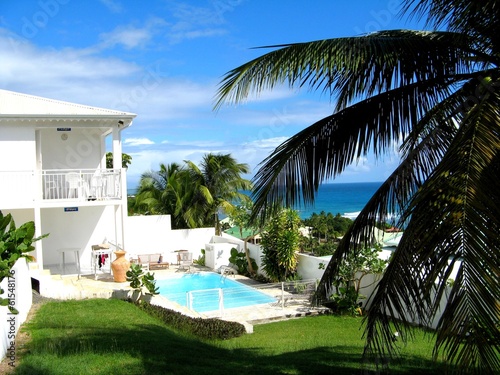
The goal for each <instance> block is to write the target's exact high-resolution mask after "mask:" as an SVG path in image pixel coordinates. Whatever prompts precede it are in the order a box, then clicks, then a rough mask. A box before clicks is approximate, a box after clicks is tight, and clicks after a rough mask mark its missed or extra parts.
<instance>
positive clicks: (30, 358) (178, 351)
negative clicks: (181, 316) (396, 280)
mask: <svg viewBox="0 0 500 375" xmlns="http://www.w3.org/2000/svg"><path fill="white" fill-rule="evenodd" d="M143 314H144V317H145V319H144V320H142V319H139V320H138V321H145V322H148V324H142V323H140V324H133V325H128V326H127V327H124V328H119V329H108V328H106V325H105V324H102V328H101V329H99V326H100V325H99V322H100V319H101V318H100V317H99V316H96V317H95V325H93V326H91V327H85V325H84V324H79V325H78V327H76V328H74V327H61V326H58V324H57V323H55V322H47V324H43V322H38V323H37V328H36V329H39V330H46V333H45V334H42V335H34V336H33V339H32V342H31V343H30V344H29V353H28V354H26V355H25V356H24V357H23V358H22V360H21V363H20V365H19V366H18V367H17V368H16V371H15V373H16V374H30V375H42V374H43V375H49V374H50V375H53V374H72V375H73V374H183V375H186V374H200V375H203V374H239V375H245V374H252V375H253V374H256V373H257V374H258V375H267V374H273V375H274V374H297V375H302V374H303V375H306V374H307V375H309V374H339V375H342V374H357V373H359V369H360V359H361V352H360V348H359V347H352V346H342V345H340V346H332V347H317V348H314V349H308V350H299V351H290V352H286V353H282V354H277V355H266V354H262V351H261V350H259V348H253V349H252V348H242V349H233V350H229V349H223V348H219V347H217V346H215V345H212V344H210V343H209V342H202V341H200V340H198V339H196V338H193V337H189V336H186V335H182V334H179V333H177V332H175V331H174V330H172V329H170V328H168V327H165V326H164V325H163V324H161V323H160V322H159V321H158V322H157V323H156V320H155V319H154V318H151V317H148V318H146V314H145V313H143ZM149 318H150V319H149ZM353 353H355V354H353ZM356 353H359V354H356ZM82 362H83V363H82ZM403 362H404V363H400V364H399V365H398V366H397V368H394V369H392V371H391V373H394V374H402V373H408V374H424V373H425V374H428V373H432V372H431V370H432V362H430V361H426V360H422V359H420V358H406V359H405V360H404V361H403ZM436 373H437V371H436Z"/></svg>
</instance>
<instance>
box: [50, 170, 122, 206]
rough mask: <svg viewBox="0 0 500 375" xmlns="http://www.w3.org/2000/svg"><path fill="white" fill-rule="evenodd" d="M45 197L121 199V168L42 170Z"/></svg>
mask: <svg viewBox="0 0 500 375" xmlns="http://www.w3.org/2000/svg"><path fill="white" fill-rule="evenodd" d="M42 193H43V199H76V200H108V199H120V198H121V193H122V184H121V170H120V169H78V170H75V169H68V170H61V169H54V170H44V171H42Z"/></svg>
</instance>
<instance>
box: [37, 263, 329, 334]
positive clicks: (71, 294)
mask: <svg viewBox="0 0 500 375" xmlns="http://www.w3.org/2000/svg"><path fill="white" fill-rule="evenodd" d="M205 271H207V272H209V271H211V270H210V269H209V268H206V267H202V266H198V265H194V266H192V267H191V269H190V271H189V272H191V273H193V272H205ZM151 272H152V273H154V274H155V279H156V280H161V279H166V278H170V277H173V276H175V275H179V274H184V273H186V270H180V269H179V268H178V266H176V265H171V267H170V268H169V269H161V270H151ZM226 277H228V278H231V279H235V280H237V281H239V282H241V283H244V284H246V285H249V286H253V287H259V286H260V287H263V286H264V288H262V289H261V288H259V289H260V290H261V291H262V292H263V293H266V294H269V295H271V296H273V297H277V296H278V297H279V296H280V295H281V289H280V288H279V287H277V286H269V285H268V284H262V283H259V282H258V281H255V280H253V279H250V278H247V277H245V276H241V275H235V276H232V275H231V276H226ZM39 279H40V293H41V294H42V295H43V296H46V297H49V298H57V299H85V298H119V299H127V298H128V297H130V296H132V293H133V289H132V288H130V285H129V283H128V282H124V283H117V282H115V281H114V280H113V278H112V276H111V275H110V274H107V273H106V274H98V278H97V280H96V279H95V277H94V275H93V274H92V275H80V276H79V277H78V276H77V275H67V276H66V275H65V276H61V275H49V276H45V277H41V278H39ZM285 301H286V303H284V302H285ZM151 303H152V304H155V305H159V306H162V307H165V308H168V309H171V310H174V311H179V312H181V313H183V314H185V315H188V316H192V317H204V318H215V317H216V318H220V319H224V320H230V321H237V322H240V323H242V324H245V326H246V327H247V331H249V332H251V329H252V325H254V324H262V323H266V322H270V321H276V320H283V319H291V318H298V317H303V316H308V315H315V314H321V313H324V312H325V309H324V308H313V307H311V306H310V305H309V303H308V302H307V301H306V300H300V299H293V300H292V299H290V300H286V299H285V300H281V302H278V301H277V302H275V303H268V304H262V305H252V306H249V307H240V308H234V309H225V310H224V311H222V314H221V312H219V311H212V312H208V313H203V314H201V313H197V312H194V311H191V310H189V309H188V308H187V307H185V306H181V305H179V304H177V303H175V302H172V301H170V300H168V299H167V298H165V297H163V296H160V295H156V296H153V297H152V299H151Z"/></svg>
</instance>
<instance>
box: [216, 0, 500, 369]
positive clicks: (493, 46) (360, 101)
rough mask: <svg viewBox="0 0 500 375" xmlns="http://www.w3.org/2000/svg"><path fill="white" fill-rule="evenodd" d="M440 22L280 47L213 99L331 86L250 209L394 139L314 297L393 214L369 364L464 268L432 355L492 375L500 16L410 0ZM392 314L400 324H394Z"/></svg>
mask: <svg viewBox="0 0 500 375" xmlns="http://www.w3.org/2000/svg"><path fill="white" fill-rule="evenodd" d="M402 3H403V11H404V12H405V13H407V14H409V15H411V16H416V17H419V18H426V19H427V25H428V26H431V27H433V28H434V30H436V31H425V32H424V31H413V30H388V31H380V32H374V33H370V34H368V35H363V36H358V37H346V38H337V39H329V40H320V41H316V42H310V43H298V44H288V45H280V46H276V49H275V50H273V51H271V52H269V53H267V54H265V55H263V56H262V57H259V58H256V59H255V60H253V61H250V62H248V63H246V64H244V65H242V66H241V67H238V68H236V69H233V70H232V71H230V72H228V73H227V75H226V76H225V77H224V79H223V81H222V83H221V86H220V89H219V92H218V97H217V103H216V107H220V106H221V105H222V104H223V103H224V102H225V101H233V102H240V101H242V100H243V99H245V98H246V97H247V96H248V94H249V93H250V92H252V93H253V92H260V91H263V90H265V89H267V88H272V87H273V86H274V85H275V84H277V83H288V84H289V85H290V86H291V87H296V86H298V87H301V86H309V87H311V88H312V89H313V90H323V91H324V92H327V93H331V95H332V100H334V101H335V102H336V108H335V111H334V113H333V114H332V115H330V116H328V117H326V118H323V119H319V120H318V121H317V122H316V123H314V124H312V125H311V126H309V127H307V128H305V129H304V130H302V131H301V132H299V133H298V134H296V135H295V136H293V137H291V138H290V139H289V140H287V141H286V142H284V143H283V144H282V145H280V146H279V147H278V148H277V149H276V150H275V151H274V153H273V154H272V155H271V156H269V157H268V158H267V159H266V160H265V161H264V162H263V163H262V165H261V168H260V170H259V171H258V173H257V174H256V176H255V178H254V181H255V189H254V192H255V193H254V201H255V206H254V216H255V217H257V214H258V215H259V217H260V218H261V219H262V218H265V217H266V216H268V215H271V214H272V211H273V210H274V207H275V204H276V203H277V202H278V203H279V204H283V205H286V206H290V207H292V206H293V205H294V204H295V203H296V202H298V201H300V197H301V196H302V197H303V199H304V201H305V202H306V203H312V202H313V201H314V198H315V194H316V193H317V189H318V186H319V185H320V183H321V182H322V181H323V180H324V179H331V178H332V177H335V176H337V175H339V174H340V173H342V172H343V171H344V170H345V168H346V166H348V165H350V164H351V163H352V162H355V161H356V160H359V158H360V157H362V156H364V155H366V154H367V153H368V152H369V151H373V152H374V154H375V156H376V157H380V156H381V155H382V154H383V153H384V151H386V150H387V149H389V148H390V147H393V144H394V143H395V142H400V144H401V146H400V156H401V160H400V164H399V166H398V167H397V168H396V169H395V170H394V171H393V173H392V174H391V175H390V176H389V178H388V179H387V180H386V181H385V182H384V183H383V184H382V186H381V187H380V188H379V189H378V191H377V192H375V194H374V196H373V197H372V199H371V200H370V201H369V202H368V203H367V205H366V206H365V208H364V209H363V210H362V212H361V213H360V215H359V216H358V217H357V219H356V220H355V221H354V223H353V225H352V226H351V227H350V229H349V231H348V232H347V233H346V235H345V236H344V237H343V240H342V241H341V243H340V244H339V247H338V249H337V251H336V253H335V255H334V256H333V257H332V260H331V261H330V263H329V264H328V266H327V267H326V270H325V273H324V276H323V278H322V280H321V282H320V285H319V287H318V292H317V297H318V298H319V299H323V298H325V297H326V291H327V290H328V289H329V288H330V287H331V285H332V284H333V283H334V281H335V280H336V278H337V277H338V275H339V272H340V268H341V267H342V264H343V262H344V261H345V260H346V259H347V258H348V257H349V256H350V254H358V253H359V252H360V251H361V250H362V249H363V248H364V247H366V244H367V243H368V242H369V233H371V232H372V229H373V227H375V226H376V225H377V222H385V221H386V219H387V217H388V216H389V215H390V214H395V215H397V216H398V217H400V218H401V221H400V223H399V225H400V226H402V225H405V226H406V228H405V232H404V235H403V237H402V239H401V242H400V243H399V246H398V248H397V250H396V251H395V253H394V256H393V257H392V259H391V261H390V263H389V265H388V267H387V269H386V271H385V272H384V275H383V277H382V279H381V281H380V283H379V284H378V287H377V289H376V291H375V293H374V294H373V295H372V296H371V298H372V301H371V302H372V303H371V308H370V313H369V314H368V316H367V318H366V320H365V321H366V328H365V337H366V346H365V350H364V357H365V360H366V361H367V362H368V361H370V360H371V361H372V363H387V361H388V359H389V358H390V357H391V356H392V355H393V354H394V353H395V351H396V347H395V344H394V342H393V341H392V340H390V339H389V338H390V337H392V330H393V329H394V326H393V325H391V322H392V323H393V324H394V325H395V327H396V330H398V331H399V332H400V333H401V335H402V336H401V337H402V339H403V340H406V339H407V338H408V335H409V331H408V326H409V325H410V324H411V322H413V321H418V322H422V323H423V324H427V323H429V322H430V321H431V320H432V319H433V317H434V316H435V314H436V312H437V311H438V309H439V304H440V300H441V297H442V296H443V295H444V293H445V290H446V288H447V285H446V284H447V283H446V281H447V280H448V278H449V276H450V274H451V272H452V270H453V267H454V266H455V265H457V266H458V267H459V271H458V274H457V277H456V279H455V282H454V284H453V287H452V291H451V293H450V295H449V297H448V298H447V302H446V306H445V308H444V311H442V318H441V319H440V321H439V323H438V326H437V330H436V344H435V348H434V355H435V356H436V357H437V356H439V355H443V356H444V357H445V358H446V360H447V362H448V363H449V364H450V367H451V368H452V367H453V366H455V368H456V369H458V371H459V372H464V373H466V372H471V373H472V372H476V373H500V353H499V352H500V349H499V345H498V343H499V342H500V330H499V329H498V324H499V323H498V322H499V316H500V303H499V301H500V283H499V282H498V275H500V261H499V253H500V236H499V233H500V179H499V178H498V176H499V172H500V154H499V150H500V137H499V128H500V127H499V124H500V112H499V110H498V108H500V90H499V87H500V68H499V64H500V59H499V53H500V38H499V35H500V11H499V4H498V2H497V1H493V0H483V1H469V0H456V1H451V0H404V1H402ZM391 316H392V317H395V316H397V317H399V319H400V320H391Z"/></svg>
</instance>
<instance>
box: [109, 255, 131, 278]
mask: <svg viewBox="0 0 500 375" xmlns="http://www.w3.org/2000/svg"><path fill="white" fill-rule="evenodd" d="M126 253H127V252H126V251H123V250H117V251H115V255H116V259H115V260H114V261H113V263H111V269H112V270H113V279H114V280H115V282H117V283H123V282H125V281H127V275H126V273H127V271H128V270H129V268H130V262H129V261H128V259H127V258H125V254H126Z"/></svg>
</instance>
